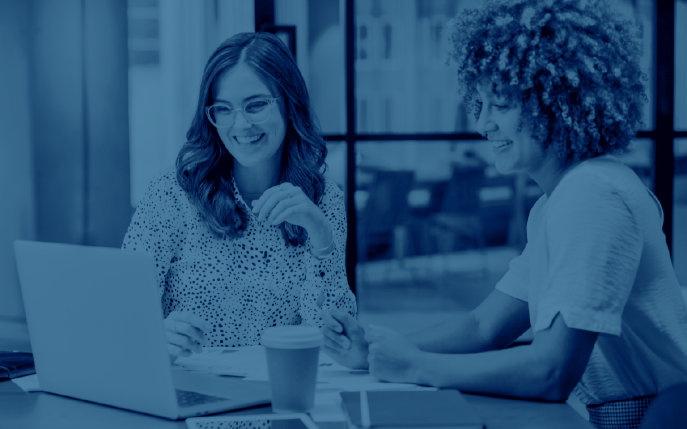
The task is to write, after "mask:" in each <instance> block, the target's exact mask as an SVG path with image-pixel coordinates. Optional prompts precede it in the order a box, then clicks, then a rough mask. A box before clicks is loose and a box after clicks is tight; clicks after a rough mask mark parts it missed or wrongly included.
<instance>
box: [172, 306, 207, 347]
mask: <svg viewBox="0 0 687 429" xmlns="http://www.w3.org/2000/svg"><path fill="white" fill-rule="evenodd" d="M164 325H165V335H166V337H167V342H168V343H169V345H170V346H175V347H177V348H178V349H179V350H181V352H183V353H181V352H179V350H177V352H179V353H181V354H179V355H182V356H188V355H190V354H191V353H192V352H196V353H201V352H202V351H203V347H202V344H203V342H204V340H205V332H210V331H211V330H212V326H211V325H210V324H209V323H208V322H206V321H205V320H203V319H202V318H201V317H200V316H198V315H196V314H194V313H191V312H189V311H178V310H175V311H173V312H171V313H170V314H169V315H168V316H167V318H166V319H165V321H164ZM175 350H176V349H175Z"/></svg>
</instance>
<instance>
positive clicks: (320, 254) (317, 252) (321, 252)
mask: <svg viewBox="0 0 687 429" xmlns="http://www.w3.org/2000/svg"><path fill="white" fill-rule="evenodd" d="M311 247H312V246H311ZM335 248H336V246H335V245H334V234H332V241H331V243H329V245H328V246H326V247H323V248H321V249H315V248H312V250H311V251H310V254H311V255H313V256H314V257H316V258H318V259H324V258H326V257H327V256H329V254H330V253H332V252H333V251H334V249H335Z"/></svg>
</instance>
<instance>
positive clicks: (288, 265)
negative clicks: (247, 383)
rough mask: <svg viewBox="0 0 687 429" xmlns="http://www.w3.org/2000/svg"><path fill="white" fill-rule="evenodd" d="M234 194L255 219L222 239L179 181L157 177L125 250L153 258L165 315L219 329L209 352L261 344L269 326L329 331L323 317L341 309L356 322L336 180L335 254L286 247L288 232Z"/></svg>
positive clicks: (329, 210)
mask: <svg viewBox="0 0 687 429" xmlns="http://www.w3.org/2000/svg"><path fill="white" fill-rule="evenodd" d="M233 189H234V196H235V197H236V201H237V203H238V204H242V205H243V206H244V209H245V210H246V212H247V213H248V217H249V225H248V228H247V230H246V231H245V232H244V235H243V237H240V238H237V239H233V240H231V239H218V238H216V237H215V236H214V235H213V234H212V233H211V232H210V230H209V229H208V228H207V226H206V225H205V223H204V222H203V221H202V219H201V216H200V213H199V212H198V210H197V209H196V208H195V207H194V206H193V205H192V204H191V203H190V202H189V200H188V199H187V197H186V193H185V192H184V191H183V190H182V189H181V187H180V186H179V184H178V183H177V180H176V170H175V169H170V170H169V171H167V172H165V173H163V174H161V175H160V176H158V177H157V178H156V179H155V180H153V182H152V183H151V185H150V187H149V189H148V191H147V192H146V194H145V196H144V197H143V199H142V200H141V202H140V203H139V206H138V208H137V209H136V213H135V214H134V217H133V219H132V221H131V224H130V225H129V230H128V231H127V233H126V236H125V238H124V244H123V245H122V249H124V250H129V251H137V252H146V253H149V254H150V255H152V256H153V258H154V259H155V264H156V267H157V278H158V284H159V292H160V297H161V300H162V307H163V311H164V315H165V317H167V315H168V314H169V313H170V312H172V311H173V310H179V311H184V310H187V311H191V312H193V313H196V314H198V315H199V316H201V317H202V318H203V319H205V320H206V321H208V322H210V323H211V325H212V332H210V333H209V335H207V338H206V340H207V341H206V344H205V346H207V347H237V346H248V345H255V344H259V342H260V334H261V333H262V331H263V330H264V329H265V328H267V327H270V326H281V325H299V324H303V325H309V326H315V327H321V326H322V319H321V318H320V315H319V314H320V311H321V310H322V309H325V308H332V307H334V308H339V309H343V310H345V311H347V312H348V313H349V314H351V315H352V316H354V317H355V315H356V312H357V308H356V302H355V296H354V295H353V293H352V292H351V291H350V289H349V287H348V281H347V278H346V270H345V249H346V247H345V246H346V217H345V211H344V203H343V201H344V200H343V192H342V191H341V190H340V189H339V188H338V186H336V185H335V184H333V183H331V182H327V183H326V185H325V194H324V195H323V197H322V201H321V203H320V205H319V207H320V209H321V210H322V212H323V213H324V214H325V216H326V217H327V218H328V219H329V220H330V221H331V223H332V228H333V234H334V242H335V245H336V249H335V250H334V251H333V252H332V253H331V254H330V255H329V256H327V257H326V258H324V259H318V258H316V257H314V256H312V255H311V253H310V250H311V246H310V241H309V240H308V241H307V242H306V243H305V245H302V246H297V247H294V246H287V244H286V241H285V240H284V238H283V236H282V234H281V230H280V229H279V228H278V227H277V226H271V225H269V224H267V223H266V222H259V221H258V220H257V217H256V215H254V214H253V212H252V211H251V210H249V209H248V205H247V204H246V203H245V202H244V200H243V198H242V197H241V194H239V192H238V189H237V187H236V183H235V182H234V183H233Z"/></svg>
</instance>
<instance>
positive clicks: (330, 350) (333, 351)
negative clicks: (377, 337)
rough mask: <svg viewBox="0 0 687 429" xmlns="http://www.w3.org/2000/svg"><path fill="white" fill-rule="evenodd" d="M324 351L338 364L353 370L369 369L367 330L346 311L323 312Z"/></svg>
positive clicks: (331, 310)
mask: <svg viewBox="0 0 687 429" xmlns="http://www.w3.org/2000/svg"><path fill="white" fill-rule="evenodd" d="M322 320H323V321H324V326H322V333H323V334H324V345H323V346H322V350H324V352H325V353H327V355H329V357H331V358H332V359H333V360H334V361H335V362H336V363H338V364H340V365H343V366H347V367H349V368H353V369H368V368H369V363H368V362H367V354H368V350H367V346H368V343H367V341H366V340H365V329H364V328H363V327H362V325H360V324H359V323H358V321H357V320H355V319H354V318H353V317H351V315H350V314H348V313H347V312H345V311H341V310H337V309H326V310H324V311H322Z"/></svg>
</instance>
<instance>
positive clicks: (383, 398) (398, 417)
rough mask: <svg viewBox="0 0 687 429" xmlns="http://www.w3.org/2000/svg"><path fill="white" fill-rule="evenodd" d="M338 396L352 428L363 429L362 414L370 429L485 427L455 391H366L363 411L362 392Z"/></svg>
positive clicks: (463, 428)
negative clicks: (365, 402)
mask: <svg viewBox="0 0 687 429" xmlns="http://www.w3.org/2000/svg"><path fill="white" fill-rule="evenodd" d="M340 394H341V399H342V404H343V407H344V411H345V412H346V418H347V420H348V423H349V426H352V427H355V428H362V427H365V426H364V425H363V421H364V420H367V417H366V416H365V414H367V415H369V427H370V428H379V429H382V428H383V429H401V428H403V429H409V428H442V429H448V428H456V429H458V428H459V429H468V428H469V429H473V428H474V429H483V428H484V422H483V420H482V419H481V418H480V417H479V416H478V415H477V414H475V412H474V411H473V410H471V409H470V407H469V405H468V404H467V402H466V401H465V398H463V396H462V395H461V393H460V392H459V391H457V390H435V391H398V390H392V391H389V390H385V391H370V392H366V395H367V407H366V406H365V404H362V408H361V400H360V397H361V392H341V393H340ZM363 399H364V398H363ZM365 408H367V409H365Z"/></svg>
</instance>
